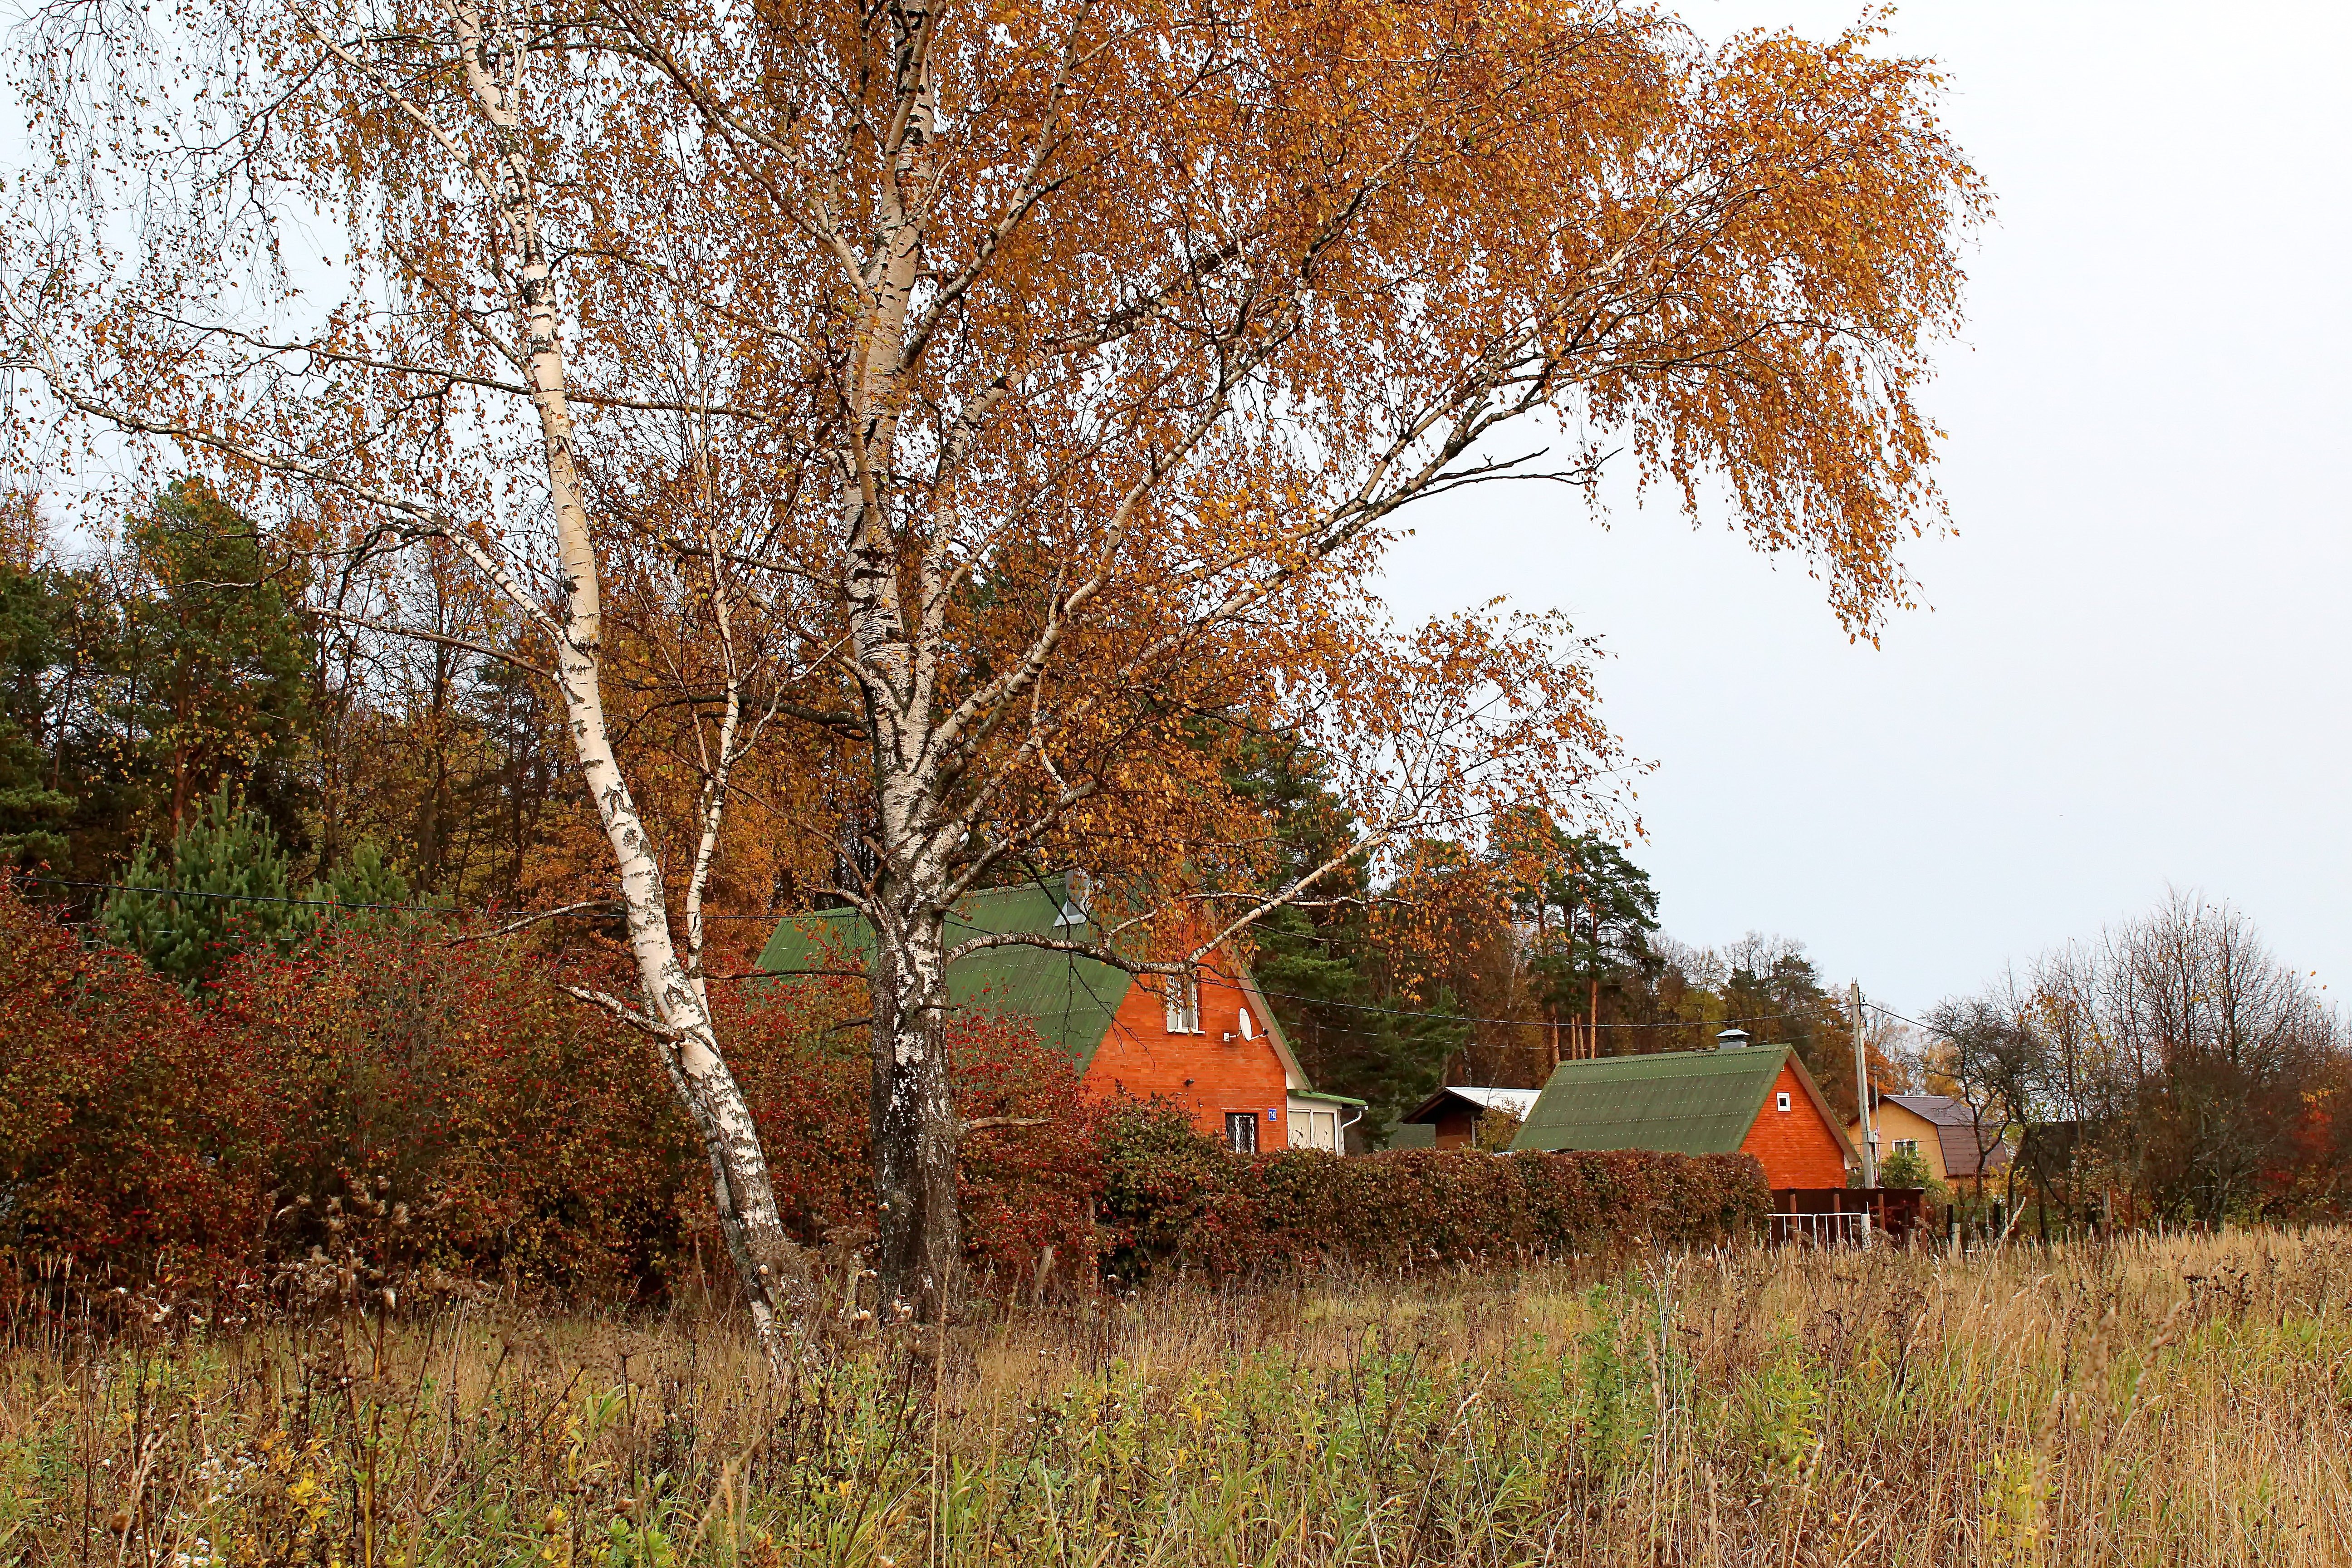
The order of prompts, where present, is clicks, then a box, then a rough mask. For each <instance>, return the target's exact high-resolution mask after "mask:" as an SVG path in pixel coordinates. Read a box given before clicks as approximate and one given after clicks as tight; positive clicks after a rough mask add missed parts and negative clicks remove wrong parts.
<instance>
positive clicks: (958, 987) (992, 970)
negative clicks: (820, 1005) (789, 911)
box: [759, 876, 1272, 1073]
mask: <svg viewBox="0 0 2352 1568" xmlns="http://www.w3.org/2000/svg"><path fill="white" fill-rule="evenodd" d="M982 931H1033V932H1036V933H1039V934H1045V935H1051V936H1055V937H1070V938H1075V939H1076V940H1078V941H1089V940H1094V939H1097V937H1098V936H1099V932H1098V931H1097V930H1096V929H1095V927H1094V926H1093V924H1092V923H1091V922H1090V921H1087V917H1086V914H1085V911H1084V910H1082V909H1080V908H1079V907H1078V904H1077V901H1076V900H1073V898H1072V897H1071V889H1070V887H1069V879H1068V878H1067V877H1066V876H1054V877H1045V878H1041V879H1037V880H1035V881H1031V882H1024V883H1021V884H1019V885H1017V886H1014V887H1009V888H990V889H984V890H983V891H981V892H977V893H972V894H971V895H969V896H967V897H966V898H965V899H964V900H962V901H961V902H960V903H959V904H957V905H956V907H955V912H954V913H953V914H951V915H950V916H949V917H948V942H949V945H950V946H953V945H954V944H955V943H957V942H961V941H963V940H965V939H966V938H967V937H971V936H973V935H975V934H977V933H979V932H982ZM873 951H874V928H873V927H872V926H871V925H869V924H867V923H866V917H865V916H863V915H861V914H859V913H858V912H857V911H856V910H851V909H837V910H817V911H815V912H814V913H812V914H805V915H793V916H790V917H787V918H786V919H785V920H784V921H782V923H780V924H779V925H778V926H777V927H776V931H775V934H774V935H773V936H772V937H770V938H769V939H768V945H767V946H766V948H764V949H763V950H761V953H760V963H759V966H760V967H761V969H765V970H768V971H770V972H772V973H790V972H792V971H793V970H809V969H825V968H835V969H838V968H859V967H863V966H864V965H865V963H866V960H867V958H868V956H869V955H870V954H871V953H872V952H873ZM1134 984H1135V977H1134V976H1133V975H1131V974H1129V973H1127V971H1125V970H1123V969H1119V968H1118V967H1116V966H1114V965H1112V964H1108V963H1100V962H1098V961H1097V960H1095V959H1091V958H1082V957H1080V956H1078V955H1077V954H1076V953H1069V952H1047V951H1045V949H1044V948H1038V947H994V948H988V949H984V950H983V951H982V952H975V953H971V954H969V955H968V956H966V957H964V958H962V959H960V960H959V961H957V963H955V964H954V965H952V966H951V967H950V969H949V971H948V1000H949V1001H950V1002H951V1003H953V1004H954V1005H956V1006H959V1007H984V1008H988V1009H991V1010H992V1011H995V1012H999V1013H1003V1014H1007V1015H1009V1016H1018V1017H1021V1018H1024V1019H1026V1020H1028V1021H1029V1022H1030V1023H1031V1024H1032V1025H1033V1026H1034V1027H1035V1028H1036V1030H1037V1034H1038V1037H1040V1038H1041V1039H1043V1040H1044V1041H1045V1044H1047V1045H1049V1046H1052V1047H1055V1048H1056V1049H1058V1050H1060V1051H1062V1052H1064V1053H1065V1054H1066V1055H1067V1056H1068V1057H1069V1058H1070V1059H1071V1060H1072V1061H1073V1062H1074V1063H1076V1066H1077V1069H1078V1071H1079V1072H1081V1073H1083V1072H1085V1071H1086V1070H1087V1064H1088V1063H1089V1062H1091V1061H1092V1060H1093V1059H1094V1055H1095V1050H1096V1047H1098V1046H1100V1045H1101V1044H1102V1041H1103V1037H1104V1036H1105V1035H1107V1034H1108V1033H1109V1032H1110V1025H1111V1018H1112V1016H1114V1015H1115V1014H1117V1013H1118V1005H1119V1004H1120V1003H1121V1002H1122V1001H1124V1000H1126V997H1127V993H1128V990H1129V987H1131V986H1132V985H1134ZM1267 1023H1268V1026H1269V1027H1271V1026H1272V1020H1271V1019H1268V1020H1267Z"/></svg>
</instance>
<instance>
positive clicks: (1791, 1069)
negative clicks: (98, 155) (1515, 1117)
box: [1511, 1029, 1860, 1192]
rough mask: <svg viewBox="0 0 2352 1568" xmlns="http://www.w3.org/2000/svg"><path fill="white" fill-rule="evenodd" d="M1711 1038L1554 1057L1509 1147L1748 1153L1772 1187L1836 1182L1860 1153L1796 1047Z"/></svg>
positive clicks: (1733, 1034)
mask: <svg viewBox="0 0 2352 1568" xmlns="http://www.w3.org/2000/svg"><path fill="white" fill-rule="evenodd" d="M1717 1042H1718V1043H1717V1047H1716V1048H1714V1049H1712V1050H1703V1051H1660V1052H1658V1053H1656V1054H1654V1055H1652V1056H1638V1057H1601V1058H1598V1059H1595V1060H1590V1061H1570V1062H1562V1063H1560V1065H1559V1068H1556V1069H1555V1070H1554V1071H1553V1073H1552V1075H1551V1078H1550V1079H1549V1081H1548V1082H1547V1083H1546V1084H1545V1085H1544V1088H1543V1092H1542V1094H1540V1095H1538V1097H1537V1099H1536V1103H1535V1108H1534V1109H1533V1110H1530V1111H1528V1117H1527V1121H1525V1122H1524V1123H1523V1124H1522V1125H1521V1126H1520V1128H1519V1131H1518V1134H1517V1137H1516V1138H1514V1139H1513V1140H1512V1142H1511V1147H1512V1148H1513V1149H1514V1150H1519V1149H1659V1150H1664V1151H1666V1152H1672V1153H1678V1154H1729V1153H1735V1152H1737V1153H1744V1154H1753V1155H1755V1156H1756V1159H1757V1162H1758V1163H1759V1164H1761V1165H1762V1166H1763V1167H1764V1179H1765V1182H1766V1183H1767V1184H1769V1186H1770V1187H1771V1188H1772V1189H1773V1190H1774V1191H1775V1192H1780V1191H1786V1190H1790V1189H1798V1190H1807V1191H1819V1190H1822V1189H1825V1188H1841V1187H1843V1186H1844V1185H1845V1173H1846V1167H1847V1166H1848V1165H1853V1164H1858V1163H1860V1160H1859V1157H1858V1156H1857V1155H1856V1154H1855V1153H1854V1150H1853V1144H1852V1143H1851V1142H1848V1141H1847V1138H1846V1135H1845V1130H1844V1129H1843V1127H1841V1126H1839V1125H1838V1121H1837V1118H1836V1117H1835V1116H1833V1115H1832V1114H1831V1112H1830V1108H1829V1104H1828V1102H1827V1101H1825V1100H1822V1092H1821V1089H1819V1088H1818V1087H1817V1086H1816V1085H1815V1084H1814V1082H1813V1078H1812V1075H1811V1073H1809V1072H1807V1071H1806V1070H1805V1064H1804V1063H1803V1061H1801V1060H1800V1059H1799V1058H1798V1056H1797V1053H1796V1050H1795V1049H1794V1048H1793V1047H1789V1046H1752V1045H1750V1044H1748V1036H1747V1035H1746V1034H1745V1033H1743V1032H1741V1031H1740V1030H1738V1029H1727V1030H1725V1031H1724V1032H1723V1034H1722V1035H1720V1036H1718V1037H1717Z"/></svg>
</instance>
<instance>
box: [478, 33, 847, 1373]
mask: <svg viewBox="0 0 2352 1568" xmlns="http://www.w3.org/2000/svg"><path fill="white" fill-rule="evenodd" d="M451 15H452V16H453V17H454V18H455V19H456V21H457V26H458V31H459V37H460V40H461V43H462V46H463V49H464V56H465V61H466V77H467V88H468V90H469V92H470V93H471V95H472V97H473V100H474V102H475V104H476V106H477V108H478V110H480V112H481V113H482V115H483V117H484V119H485V120H487V121H488V123H489V125H490V127H491V130H492V133H493V135H494V137H495V138H496V142H497V146H498V156H497V159H496V161H495V164H494V169H493V195H494V199H495V203H496V207H497V211H498V214H499V221H500V223H501V225H502V226H503V227H504V228H505V230H506V233H505V235H504V236H503V238H504V239H505V241H506V243H507V244H508V245H509V247H511V249H512V251H513V253H514V254H515V256H516V257H517V258H518V259H519V260H520V263H521V266H520V270H519V272H518V274H517V286H516V294H517V299H516V304H517V308H518V310H519V313H520V316H521V317H522V322H523V330H524V332H525V338H526V345H527V363H528V367H529V374H530V395H531V403H532V405H533V406H534V408H535V409H536V410H537V412H538V416H539V428H540V438H541V448H542V450H543V453H544V456H545V461H546V468H547V485H548V496H549V500H550V502H551V505H552V507H553V509H554V513H555V527H556V541H557V550H558V555H559V559H560V560H561V563H562V571H563V617H562V624H561V626H560V630H559V635H558V637H557V638H556V644H557V646H556V668H555V674H556V679H557V684H558V686H559V688H560V689H561V690H562V695H563V706H564V717H565V720H566V722H567V727H568V728H569V729H570V731H571V732H572V746H573V750H574V752H575V753H576V754H577V757H578V760H579V764H580V776H581V778H582V781H583V783H585V784H586V785H587V787H588V795H589V798H590V799H591V800H592V801H593V802H594V803H595V806H596V815H597V817H598V819H599V821H600V822H601V823H602V824H603V826H604V836H605V838H606V839H607V841H608V842H609V843H610V844H611V846H612V849H613V857H614V864H615V866H616V868H617V869H618V871H619V877H620V886H621V896H622V900H623V904H624V907H625V918H626V921H627V927H628V946H629V952H630V955H631V957H632V958H633V959H634V960H635V963H636V970H637V984H638V989H639V991H640V993H641V994H642V997H643V1000H644V1004H645V1008H646V1016H648V1017H649V1018H650V1019H651V1020H652V1021H653V1022H655V1023H656V1024H658V1025H659V1026H661V1028H662V1030H663V1031H664V1037H663V1039H662V1040H661V1042H660V1043H659V1044H658V1045H657V1046H656V1050H657V1051H658V1052H659V1053H660V1055H661V1058H662V1061H663V1066H664V1068H665V1069H666V1073H667V1077H668V1078H669V1079H670V1082H671V1085H672V1087H673V1089H675V1090H676V1092H677V1095H678V1098H679V1100H681V1102H682V1103H683V1104H684V1107H685V1109H686V1111H687V1114H688V1117H689V1118H690V1119H691V1120H692V1121H693V1122H694V1124H695V1128H696V1131H698V1132H699V1133H700V1135H701V1137H702V1141H703V1146H704V1149H705V1151H706V1152H707V1153H708V1155H709V1160H710V1170H711V1185H712V1197H713V1200H714V1202H715V1204H716V1205H717V1208H718V1211H719V1227H720V1230H721V1231H722V1233H723V1234H724V1235H725V1237H726V1240H727V1249H728V1253H729V1256H730V1258H731V1259H732V1260H733V1262H734V1264H735V1267H736V1269H737V1271H738V1272H739V1273H740V1275H741V1277H742V1281H743V1288H744V1295H745V1298H746V1300H747V1303H748V1305H749V1307H750V1309H751V1320H752V1323H753V1326H754V1327H755V1328H756V1329H757V1331H758V1332H759V1335H760V1339H761V1345H762V1346H763V1348H764V1349H765V1350H766V1351H767V1353H768V1355H769V1357H770V1359H771V1360H772V1361H781V1360H782V1357H783V1354H784V1349H785V1341H786V1338H787V1337H788V1336H793V1335H797V1334H798V1333H799V1331H801V1330H802V1329H803V1327H804V1326H805V1325H806V1323H807V1322H808V1321H809V1305H810V1304H809V1301H808V1300H807V1295H808V1291H809V1289H810V1279H809V1273H808V1269H807V1268H806V1264H805V1259H804V1258H803V1256H802V1254H801V1250H800V1248H799V1247H797V1246H796V1245H795V1244H794V1243H793V1240H792V1238H791V1237H789V1236H787V1235H786V1234H785V1231H784V1227H783V1221H782V1214H781V1213H780V1211H779V1209H778V1207H777V1205H776V1196H775V1189H774V1187H773V1185H772V1183H771V1182H770V1180H769V1176H768V1163H767V1157H766V1154H765V1152H764V1151H763V1150H762V1149H761V1144H760V1135H759V1129H758V1127H757V1126H756V1125H755V1124H754V1122H753V1121H752V1118H751V1107H750V1105H749V1104H748V1103H747V1102H746V1101H745V1100H744V1098H743V1092H742V1089H741V1088H740V1085H738V1084H737V1083H736V1081H735V1077H734V1075H733V1074H732V1073H731V1072H730V1071H729V1070H728V1068H727V1064H726V1061H725V1060H724V1058H722V1057H721V1056H720V1055H719V1041H718V1035H717V1031H716V1029H715V1028H714V1026H713V1024H712V1019H711V1015H710V1010H709V1004H708V1001H707V998H706V994H705V992H704V990H703V987H702V986H701V985H700V984H698V982H697V980H696V979H695V978H694V977H691V976H689V975H688V973H687V971H686V969H685V967H684V966H683V965H681V964H680V963H679V962H678V959H677V948H676V945H675V943H674V942H673V941H672V939H671V935H670V927H669V911H668V908H667V899H666V896H665V893H664V889H663V886H662V874H661V866H660V863H659V862H658V861H657V860H656V858H655V855H654V852H653V845H652V841H651V840H650V838H649V837H647V835H646V830H645V825H644V823H643V822H642V821H641V820H640V819H639V817H638V816H637V810H636V805H635V801H634V800H632V798H631V797H630V794H629V786H628V781H627V780H626V779H625V777H624V776H623V774H622V772H621V767H620V763H619V761H618V759H617V758H615V757H614V753H613V745H612V737H611V733H610V730H609V728H608V726H607V724H606V722H605V718H604V690H603V685H602V681H601V679H600V677H601V666H602V638H603V610H602V605H601V604H600V601H599V590H598V583H597V562H596V548H595V541H594V538H593V534H592V533H591V532H590V530H589V525H588V514H587V510H586V507H585V505H584V503H583V499H582V493H581V485H580V479H579V473H578V468H577V465H576V463H575V460H574V457H573V450H574V448H573V431H572V414H571V407H570V404H569V400H568V396H567V385H566V374H565V368H564V362H563V350H562V342H561V341H560V339H559V337H558V332H557V316H556V306H555V283H554V279H553V277H552V275H551V268H550V266H549V263H548V258H547V251H546V246H545V241H544V237H542V236H541V233H540V228H539V220H538V211H537V205H536V202H535V200H534V197H533V194H532V190H531V185H530V170H529V168H528V166H527V163H526V162H525V156H526V154H525V151H524V143H523V136H522V128H521V115H520V109H519V107H518V103H517V98H518V95H519V92H520V85H521V82H520V77H521V72H522V69H523V62H524V59H525V58H526V57H525V52H524V50H523V49H522V47H520V42H519V40H516V39H513V38H510V37H501V36H499V33H498V32H497V30H495V29H492V28H490V27H488V26H486V25H485V23H484V20H483V16H482V13H481V11H480V9H479V8H478V6H476V5H456V6H453V8H452V12H451ZM729 731H730V732H729V734H728V735H727V736H726V737H725V738H724V739H723V740H722V744H731V742H732V733H731V731H732V726H731V724H730V726H729ZM722 761H723V759H722ZM719 790H720V791H721V792H722V793H723V790H724V779H723V775H722V776H721V779H720V781H719ZM705 816H706V819H707V826H706V832H705V835H704V837H705V839H706V840H708V839H709V838H710V837H712V835H713V832H714V831H715V828H716V825H717V820H718V817H717V813H716V812H715V811H710V810H706V813H705ZM708 858H709V845H708V843H706V845H705V847H704V848H703V851H702V853H700V854H699V855H698V867H699V866H702V865H706V864H707V862H708ZM697 901H698V900H697Z"/></svg>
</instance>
